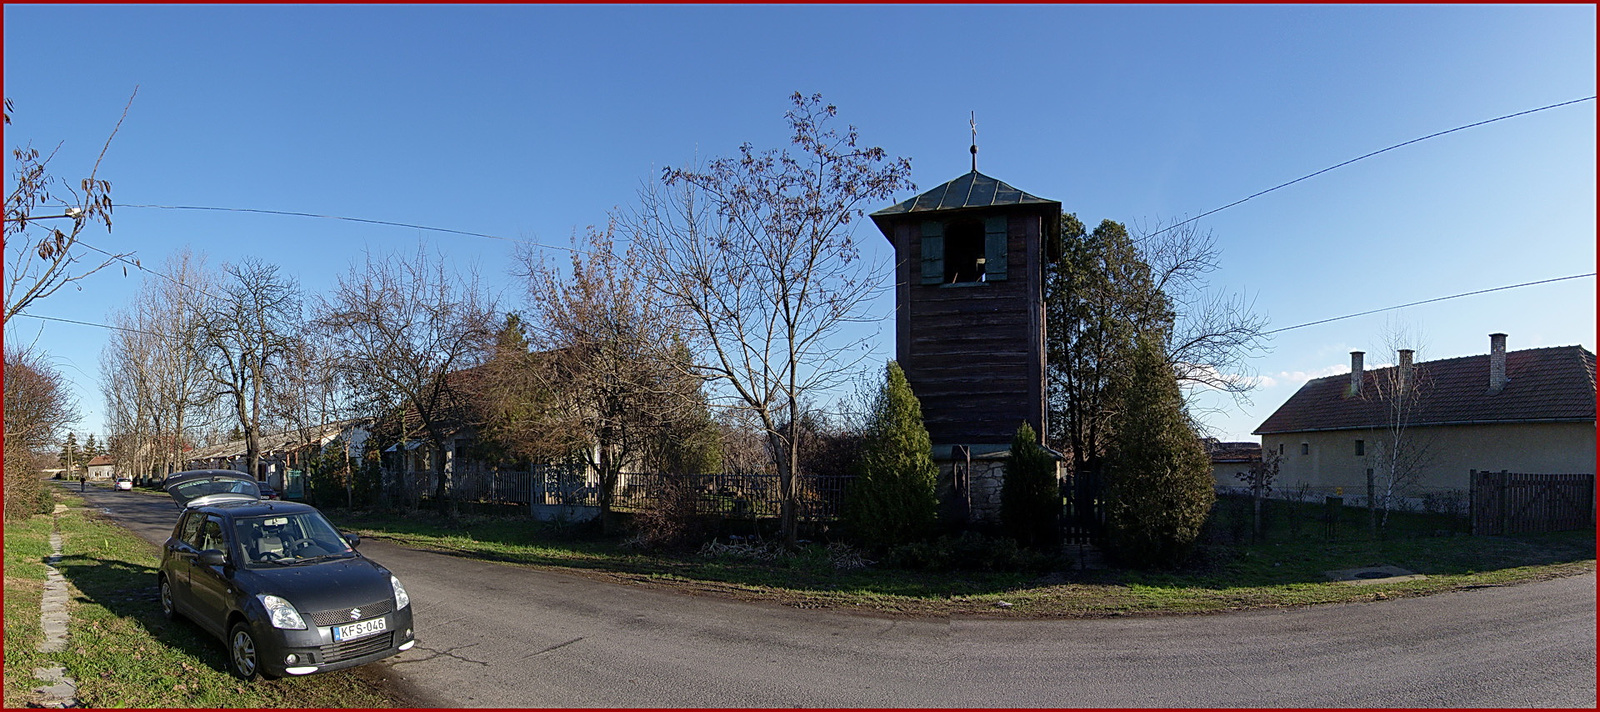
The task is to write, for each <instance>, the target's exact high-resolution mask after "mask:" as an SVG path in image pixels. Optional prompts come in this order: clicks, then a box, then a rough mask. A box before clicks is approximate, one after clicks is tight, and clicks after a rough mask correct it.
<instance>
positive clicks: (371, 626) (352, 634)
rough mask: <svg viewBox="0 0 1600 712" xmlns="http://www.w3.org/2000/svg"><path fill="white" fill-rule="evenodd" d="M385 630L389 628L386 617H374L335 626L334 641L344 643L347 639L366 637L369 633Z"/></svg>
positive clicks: (373, 633) (374, 633)
mask: <svg viewBox="0 0 1600 712" xmlns="http://www.w3.org/2000/svg"><path fill="white" fill-rule="evenodd" d="M385 630H388V623H386V622H384V619H382V618H374V619H372V620H369V621H360V622H357V623H351V624H349V625H341V626H334V628H333V642H335V643H342V642H344V641H346V640H355V639H356V638H365V637H367V636H369V635H376V634H378V633H382V632H383V631H385Z"/></svg>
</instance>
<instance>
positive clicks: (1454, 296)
mask: <svg viewBox="0 0 1600 712" xmlns="http://www.w3.org/2000/svg"><path fill="white" fill-rule="evenodd" d="M1593 276H1595V273H1594V272H1590V273H1588V274H1574V275H1571V276H1568V277H1555V278H1553V279H1541V280H1539V281H1537V282H1523V283H1522V284H1508V285H1506V286H1504V287H1491V288H1489V289H1479V290H1477V291H1475V292H1462V293H1461V294H1452V295H1450V296H1448V297H1434V298H1433V299H1424V300H1422V301H1420V302H1412V303H1410V304H1401V305H1399V306H1394V307H1384V308H1382V309H1372V310H1370V311H1364V312H1361V313H1359V314H1346V315H1344V316H1336V317H1333V318H1331V319H1319V320H1317V321H1308V322H1306V323H1304V324H1295V325H1294V326H1285V327H1283V328H1282V329H1273V330H1272V331H1268V332H1266V334H1264V335H1271V334H1276V333H1279V332H1282V331H1289V330H1291V329H1301V328H1304V327H1307V326H1316V325H1317V324H1326V323H1328V322H1330V321H1340V320H1343V319H1354V318H1356V317H1358V316H1366V315H1368V314H1377V313H1378V312H1385V311H1391V310H1394V309H1404V308H1406V307H1414V306H1417V305H1419V304H1432V303H1433V302H1442V301H1444V300H1446V299H1459V298H1461V297H1470V296H1472V295H1474V294H1488V293H1489V292H1499V291H1503V290H1507V289H1517V288H1519V287H1532V286H1534V285H1536V284H1549V283H1551V282H1563V281H1566V280H1569V279H1582V278H1584V277H1593Z"/></svg>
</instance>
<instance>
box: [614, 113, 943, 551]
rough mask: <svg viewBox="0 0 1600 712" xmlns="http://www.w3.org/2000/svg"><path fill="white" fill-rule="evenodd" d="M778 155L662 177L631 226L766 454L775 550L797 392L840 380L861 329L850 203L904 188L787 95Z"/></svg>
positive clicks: (669, 302) (794, 462)
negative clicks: (756, 425)
mask: <svg viewBox="0 0 1600 712" xmlns="http://www.w3.org/2000/svg"><path fill="white" fill-rule="evenodd" d="M791 100H792V102H793V108H791V109H790V110H789V111H788V112H787V113H786V118H787V119H788V121H789V125H790V128H791V129H792V130H793V135H792V137H791V143H792V145H793V147H794V148H795V149H796V153H794V154H791V153H790V151H789V150H787V149H777V150H768V151H762V152H757V151H756V150H755V149H754V148H753V147H751V146H750V145H749V144H745V145H743V146H741V147H740V149H739V151H740V155H739V156H738V157H736V158H723V159H717V160H714V161H712V162H711V163H710V164H709V165H706V166H704V167H698V166H697V167H691V168H683V169H668V170H666V171H665V172H664V175H663V179H662V185H661V186H659V187H650V188H647V189H645V190H644V191H642V192H641V195H640V199H641V205H640V208H639V210H638V212H637V214H636V215H635V216H634V218H633V219H632V222H631V224H630V227H631V228H632V230H633V232H634V238H635V240H636V241H637V242H638V243H639V244H640V245H641V246H642V247H643V248H644V249H645V250H646V251H647V254H648V255H649V258H650V262H651V265H652V267H653V268H654V269H653V272H652V275H651V277H652V279H651V283H652V285H654V286H655V288H656V289H657V290H659V292H660V293H661V295H662V296H663V297H664V301H665V305H666V306H667V307H668V308H671V309H675V310H679V311H680V312H682V313H683V314H685V315H686V319H685V324H686V329H687V334H688V335H689V339H690V343H691V345H692V346H693V347H695V348H696V349H698V350H699V352H700V353H701V354H702V356H701V357H700V358H699V361H700V362H701V363H702V365H701V367H700V370H701V373H702V374H704V375H705V376H707V377H708V378H710V379H711V380H712V381H713V382H714V383H715V385H716V386H719V391H718V394H719V395H722V396H724V397H726V398H727V399H728V400H730V401H732V402H733V403H734V404H737V406H738V407H742V408H747V409H749V410H750V411H752V412H753V413H754V414H755V415H756V416H757V418H759V420H760V421H761V427H762V429H763V430H764V432H765V434H766V436H767V438H768V439H769V441H770V442H771V443H772V452H773V453H774V455H775V458H774V460H775V461H774V464H775V465H776V469H777V471H778V474H779V480H780V490H781V495H782V501H783V505H782V517H783V519H782V521H783V523H782V528H783V538H784V541H785V543H786V544H789V545H793V544H794V543H795V539H796V536H795V533H796V520H795V509H796V503H797V497H796V494H797V493H796V490H795V482H794V475H795V472H796V471H797V469H798V463H799V459H800V443H799V438H797V437H796V433H795V429H796V428H797V427H798V424H799V422H800V415H801V412H800V411H801V401H802V399H803V398H804V396H805V395H806V394H807V393H809V392H814V391H816V390H818V389H823V388H827V387H831V386H832V385H835V384H837V383H840V382H842V381H843V380H845V379H846V378H847V374H849V373H850V372H851V370H852V369H853V367H854V366H856V364H858V363H859V361H860V358H861V357H862V356H864V355H865V351H864V350H853V349H851V348H850V346H851V345H850V344H842V343H837V342H836V337H838V336H839V334H840V331H841V329H842V328H843V327H844V326H845V325H847V324H850V323H852V322H856V321H864V320H866V317H867V315H866V314H865V307H866V303H867V300H868V298H869V297H870V296H871V295H872V293H873V291H874V289H875V287H876V285H877V283H878V279H879V276H878V275H879V273H880V272H881V270H876V269H874V266H872V265H868V264H866V263H865V261H863V260H862V259H861V258H860V253H859V249H858V247H857V244H856V241H855V238H854V236H853V232H852V222H853V221H854V220H855V219H857V218H859V217H861V216H862V215H863V214H864V211H863V206H864V205H867V204H870V203H872V202H877V201H883V200H887V199H889V198H890V197H892V196H893V195H894V194H895V192H896V191H899V190H901V189H908V188H911V187H912V185H911V182H910V174H911V164H910V161H908V160H906V159H893V158H890V157H889V156H888V154H887V153H886V152H885V151H884V150H883V149H882V148H877V147H872V148H867V147H861V146H858V145H857V134H856V130H855V127H853V126H850V127H847V128H845V130H844V131H843V132H842V133H841V132H840V131H838V130H837V129H834V128H831V127H830V122H831V121H832V120H833V118H834V116H835V114H836V113H837V109H836V108H835V107H834V106H832V105H829V104H824V103H823V101H822V97H821V95H812V96H810V97H806V96H802V95H801V94H798V93H796V94H794V95H793V96H792V97H791Z"/></svg>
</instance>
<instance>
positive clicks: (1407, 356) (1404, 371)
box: [1395, 349, 1415, 392]
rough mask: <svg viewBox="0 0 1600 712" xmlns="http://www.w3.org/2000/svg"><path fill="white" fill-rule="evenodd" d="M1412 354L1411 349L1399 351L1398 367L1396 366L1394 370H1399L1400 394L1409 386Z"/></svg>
mask: <svg viewBox="0 0 1600 712" xmlns="http://www.w3.org/2000/svg"><path fill="white" fill-rule="evenodd" d="M1413 353H1415V352H1414V351H1412V350H1411V349H1400V365H1399V366H1396V367H1395V368H1398V369H1400V370H1399V371H1398V373H1399V376H1400V390H1401V391H1402V392H1404V391H1405V390H1406V388H1407V387H1408V386H1410V385H1411V354H1413Z"/></svg>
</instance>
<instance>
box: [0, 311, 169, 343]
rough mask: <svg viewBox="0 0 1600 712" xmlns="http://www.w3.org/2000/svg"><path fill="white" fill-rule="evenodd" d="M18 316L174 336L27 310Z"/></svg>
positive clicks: (162, 337) (150, 334) (163, 337)
mask: <svg viewBox="0 0 1600 712" xmlns="http://www.w3.org/2000/svg"><path fill="white" fill-rule="evenodd" d="M16 316H25V317H28V318H29V319H42V320H44V321H59V322H62V323H64V324H77V325H79V326H98V327H100V328H102V329H115V330H117V331H126V332H129V333H133V334H144V335H145V336H154V337H156V338H158V339H170V338H172V334H158V333H156V332H153V331H144V330H142V329H135V328H132V327H127V326H113V325H111V324H97V323H95V322H92V321H78V320H76V319H63V318H61V317H59V316H43V315H40V314H29V313H27V312H17V314H16Z"/></svg>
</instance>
